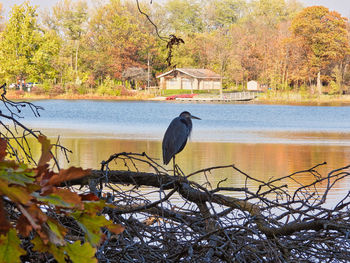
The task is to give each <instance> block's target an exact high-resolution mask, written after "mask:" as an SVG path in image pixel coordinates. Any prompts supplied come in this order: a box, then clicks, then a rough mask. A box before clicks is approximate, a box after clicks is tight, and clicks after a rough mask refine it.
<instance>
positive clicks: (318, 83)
mask: <svg viewBox="0 0 350 263" xmlns="http://www.w3.org/2000/svg"><path fill="white" fill-rule="evenodd" d="M317 92H318V95H321V94H322V83H321V71H319V72H318V73H317Z"/></svg>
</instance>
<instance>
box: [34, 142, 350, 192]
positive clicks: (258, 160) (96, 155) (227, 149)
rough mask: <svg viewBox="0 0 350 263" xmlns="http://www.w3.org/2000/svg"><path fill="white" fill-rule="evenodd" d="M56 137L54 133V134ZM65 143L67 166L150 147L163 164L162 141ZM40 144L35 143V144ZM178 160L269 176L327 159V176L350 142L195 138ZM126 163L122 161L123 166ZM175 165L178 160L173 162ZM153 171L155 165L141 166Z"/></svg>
mask: <svg viewBox="0 0 350 263" xmlns="http://www.w3.org/2000/svg"><path fill="white" fill-rule="evenodd" d="M50 139H51V140H52V142H55V139H54V137H50ZM61 143H62V144H63V145H64V146H65V147H67V148H68V149H71V150H72V151H73V154H71V155H70V163H69V164H68V163H67V162H66V161H65V157H64V155H63V154H59V155H58V156H59V157H58V159H59V162H60V163H61V165H62V167H68V166H69V165H73V166H80V167H83V168H93V169H99V168H100V163H101V161H102V160H107V159H108V157H109V156H110V155H112V154H114V153H119V152H137V153H142V152H146V153H147V154H148V155H149V156H150V157H152V158H155V159H158V161H159V162H160V163H161V160H162V159H161V157H162V152H161V142H160V141H151V140H119V139H118V140H117V139H111V138H97V139H92V138H69V137H68V138H65V137H62V138H61ZM34 145H35V144H34ZM34 145H33V147H32V151H33V154H34V155H35V156H36V158H39V155H40V147H39V146H38V145H37V144H36V146H34ZM176 161H177V164H178V165H179V166H180V167H181V169H182V170H183V171H184V173H185V174H189V173H192V172H194V171H197V170H199V169H203V168H208V167H211V166H220V165H228V164H234V165H235V166H236V167H237V168H239V169H240V170H242V171H244V172H245V173H247V174H249V175H250V176H252V177H255V178H258V179H260V180H263V181H267V180H269V179H271V178H278V177H282V176H286V175H289V174H291V173H294V172H296V171H301V170H307V169H309V168H311V167H313V166H314V165H316V164H320V163H323V162H327V165H326V166H322V167H320V168H319V169H318V171H319V172H320V174H321V175H326V174H327V173H328V172H330V171H331V170H333V169H337V168H340V167H343V166H346V165H348V164H350V147H346V146H342V145H317V144H313V145H303V144H301V145H299V144H278V143H273V144H247V143H220V142H193V141H190V142H189V143H188V144H187V146H186V147H185V149H184V150H183V151H182V152H181V153H180V154H178V155H177V158H176ZM118 165H120V166H118ZM123 166H124V164H123V163H119V164H114V165H111V167H110V168H112V169H120V168H124V167H123ZM167 167H168V168H169V169H171V168H172V165H171V164H169V165H168V166H167ZM141 169H142V170H145V171H147V170H149V167H141ZM296 178H297V179H298V181H299V182H300V183H302V184H309V183H311V182H313V180H314V178H313V177H312V176H310V174H306V173H304V174H300V175H298V176H297V177H296ZM191 179H192V180H194V181H196V182H198V183H204V182H205V181H206V180H207V179H209V181H210V183H211V185H212V186H213V187H216V185H217V184H218V183H219V182H220V181H222V180H224V179H227V180H226V181H225V183H224V184H223V186H232V187H243V186H245V183H246V181H245V177H244V176H242V175H241V174H239V173H238V172H237V171H235V170H233V169H232V168H226V169H222V170H215V171H213V172H211V173H207V174H206V176H203V175H195V176H193V177H192V178H191ZM281 183H284V184H288V188H289V189H290V190H291V191H293V190H295V189H296V188H298V187H299V186H300V185H299V184H298V183H296V182H294V181H291V180H289V181H283V182H281ZM346 185H347V186H349V185H350V179H346V180H345V181H342V183H341V185H336V186H335V188H338V193H336V192H335V193H332V194H333V195H336V194H339V193H340V192H341V193H343V192H344V191H346V189H348V187H344V186H346ZM247 186H248V187H249V188H250V190H256V189H257V186H258V185H257V184H256V183H251V182H248V185H247Z"/></svg>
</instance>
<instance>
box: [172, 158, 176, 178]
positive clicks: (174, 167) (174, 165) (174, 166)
mask: <svg viewBox="0 0 350 263" xmlns="http://www.w3.org/2000/svg"><path fill="white" fill-rule="evenodd" d="M173 169H174V176H176V172H175V169H176V164H175V156H174V157H173Z"/></svg>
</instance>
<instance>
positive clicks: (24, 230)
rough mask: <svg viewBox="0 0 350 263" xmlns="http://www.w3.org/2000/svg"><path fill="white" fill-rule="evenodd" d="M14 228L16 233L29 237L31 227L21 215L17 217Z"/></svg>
mask: <svg viewBox="0 0 350 263" xmlns="http://www.w3.org/2000/svg"><path fill="white" fill-rule="evenodd" d="M16 228H17V230H18V233H19V234H20V235H22V236H24V237H27V236H29V234H30V231H32V229H33V227H32V225H31V224H30V223H29V221H28V220H27V218H26V217H25V216H24V215H23V214H22V215H21V216H20V217H19V219H18V221H17V225H16Z"/></svg>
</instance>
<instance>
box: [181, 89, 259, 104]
mask: <svg viewBox="0 0 350 263" xmlns="http://www.w3.org/2000/svg"><path fill="white" fill-rule="evenodd" d="M259 94H260V93H259V92H248V91H243V92H233V93H224V94H223V96H222V98H221V97H220V96H217V97H208V98H203V97H197V96H195V97H193V98H176V99H175V100H177V101H191V102H192V101H193V102H195V101H197V102H230V101H250V100H253V99H255V98H256V97H258V95H259Z"/></svg>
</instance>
